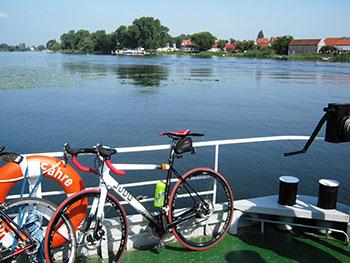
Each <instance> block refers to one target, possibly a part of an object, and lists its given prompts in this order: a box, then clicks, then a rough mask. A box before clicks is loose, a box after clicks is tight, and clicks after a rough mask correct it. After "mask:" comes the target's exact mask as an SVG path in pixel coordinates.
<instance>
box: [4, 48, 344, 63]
mask: <svg viewBox="0 0 350 263" xmlns="http://www.w3.org/2000/svg"><path fill="white" fill-rule="evenodd" d="M2 52H4V53H5V52H9V53H12V52H30V53H33V52H40V51H0V53H2ZM40 53H41V52H40ZM47 53H48V54H51V53H52V54H55V53H61V54H65V55H106V56H129V55H115V54H105V53H101V52H91V53H86V52H82V51H79V50H59V51H53V52H47ZM163 55H175V56H193V57H198V58H211V57H234V58H247V59H269V60H282V61H315V62H331V63H350V54H339V55H336V56H330V55H325V54H322V55H321V54H295V55H277V54H275V53H274V52H271V51H270V50H249V51H247V52H241V53H229V52H225V51H218V52H211V51H201V52H185V51H171V52H165V51H164V52H150V54H147V55H142V56H150V57H152V56H163Z"/></svg>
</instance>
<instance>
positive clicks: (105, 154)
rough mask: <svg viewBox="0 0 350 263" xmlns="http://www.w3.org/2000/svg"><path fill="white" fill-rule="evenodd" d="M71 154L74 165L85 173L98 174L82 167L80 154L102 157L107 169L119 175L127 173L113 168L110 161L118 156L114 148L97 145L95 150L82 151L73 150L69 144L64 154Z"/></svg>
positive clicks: (93, 170) (85, 149)
mask: <svg viewBox="0 0 350 263" xmlns="http://www.w3.org/2000/svg"><path fill="white" fill-rule="evenodd" d="M66 153H68V154H70V155H72V162H73V164H74V165H75V166H76V167H77V168H78V169H79V170H81V171H83V172H91V173H96V174H97V171H96V170H95V169H93V168H90V167H87V166H85V165H82V164H81V163H80V162H79V161H78V158H77V157H78V155H79V154H84V153H90V154H95V155H98V156H100V157H102V159H103V161H104V162H105V163H106V165H107V167H108V168H109V169H110V170H111V171H112V172H113V173H115V174H117V175H124V174H125V171H122V170H119V169H117V168H115V167H114V166H113V164H112V163H111V161H110V159H111V156H112V155H113V154H116V153H117V151H116V150H115V149H112V148H108V147H106V146H103V145H101V144H98V145H96V147H95V148H82V149H72V148H71V147H70V146H69V144H68V143H65V144H64V154H66ZM65 158H66V157H65Z"/></svg>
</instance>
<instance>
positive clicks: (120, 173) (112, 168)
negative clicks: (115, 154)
mask: <svg viewBox="0 0 350 263" xmlns="http://www.w3.org/2000/svg"><path fill="white" fill-rule="evenodd" d="M106 164H107V167H108V168H109V169H111V171H112V172H113V173H115V174H117V175H124V174H125V171H122V170H119V169H117V168H115V166H114V165H113V164H112V163H111V160H106Z"/></svg>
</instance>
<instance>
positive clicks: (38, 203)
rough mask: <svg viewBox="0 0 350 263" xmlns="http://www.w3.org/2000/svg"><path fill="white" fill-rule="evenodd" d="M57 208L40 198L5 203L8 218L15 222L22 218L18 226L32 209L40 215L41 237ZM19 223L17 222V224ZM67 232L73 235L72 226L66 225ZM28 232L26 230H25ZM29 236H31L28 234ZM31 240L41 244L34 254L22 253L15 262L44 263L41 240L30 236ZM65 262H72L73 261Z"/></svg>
mask: <svg viewBox="0 0 350 263" xmlns="http://www.w3.org/2000/svg"><path fill="white" fill-rule="evenodd" d="M56 208H57V206H56V205H55V204H54V203H52V202H50V201H48V200H45V199H41V198H35V197H27V198H22V199H20V200H10V201H8V202H6V210H5V211H6V213H7V214H8V215H9V216H10V218H12V219H16V221H18V220H19V218H18V217H19V216H21V217H22V220H20V221H22V223H21V224H20V225H23V224H24V222H25V221H26V218H28V214H29V213H30V211H31V210H32V209H34V210H35V211H37V212H39V213H40V214H41V215H42V221H41V222H42V225H41V226H40V228H39V229H40V231H42V235H44V233H45V229H46V227H47V224H48V222H49V220H50V219H51V217H52V215H53V214H54V212H55V211H56ZM17 223H19V222H17ZM21 227H22V231H25V227H24V226H21ZM67 229H68V231H69V232H70V233H71V234H72V233H74V229H73V226H72V225H71V224H69V223H68V224H67ZM27 231H28V230H27ZM29 234H32V233H30V232H29ZM32 238H34V239H36V241H38V242H39V243H41V245H40V247H39V248H38V250H37V253H36V254H29V253H22V254H21V255H19V256H18V257H17V258H16V262H32V261H34V260H36V262H45V260H44V250H43V246H42V242H43V240H42V239H41V240H39V239H37V238H35V237H33V236H32ZM67 262H74V259H72V260H71V261H67Z"/></svg>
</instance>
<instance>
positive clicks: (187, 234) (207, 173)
mask: <svg viewBox="0 0 350 263" xmlns="http://www.w3.org/2000/svg"><path fill="white" fill-rule="evenodd" d="M169 208H170V210H169V214H168V223H169V224H174V227H173V228H172V232H173V234H174V236H175V237H176V239H177V240H178V241H179V242H180V243H181V244H182V245H183V246H185V247H187V248H188V249H191V250H206V249H209V248H212V247H213V246H215V245H216V244H217V243H219V242H220V241H221V240H222V239H223V237H224V235H225V234H226V232H227V230H228V229H229V227H230V225H231V221H232V216H233V194H232V190H231V188H230V186H229V184H228V182H227V181H226V179H225V178H224V177H223V176H222V175H221V174H219V173H217V172H215V171H214V170H211V169H209V168H198V169H194V170H191V171H189V172H187V173H186V174H184V175H183V176H182V177H181V179H180V180H179V181H178V182H177V183H176V184H175V186H174V188H173V190H172V192H171V195H170V198H169Z"/></svg>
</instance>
